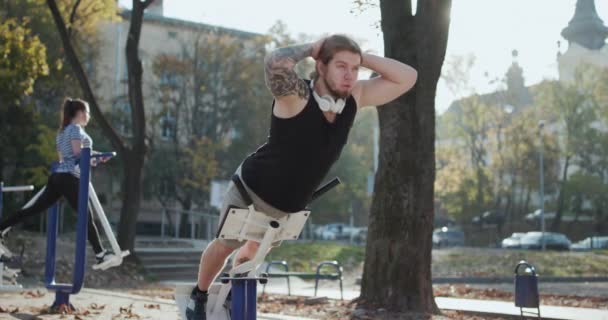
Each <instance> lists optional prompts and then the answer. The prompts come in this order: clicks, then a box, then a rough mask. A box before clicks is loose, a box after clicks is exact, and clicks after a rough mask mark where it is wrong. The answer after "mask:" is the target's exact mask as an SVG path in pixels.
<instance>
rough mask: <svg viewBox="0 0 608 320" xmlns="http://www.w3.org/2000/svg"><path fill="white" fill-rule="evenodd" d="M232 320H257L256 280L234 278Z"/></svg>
mask: <svg viewBox="0 0 608 320" xmlns="http://www.w3.org/2000/svg"><path fill="white" fill-rule="evenodd" d="M231 282H232V306H231V312H230V319H231V320H255V319H256V312H257V282H258V279H256V278H243V279H236V278H233V279H232V280H231Z"/></svg>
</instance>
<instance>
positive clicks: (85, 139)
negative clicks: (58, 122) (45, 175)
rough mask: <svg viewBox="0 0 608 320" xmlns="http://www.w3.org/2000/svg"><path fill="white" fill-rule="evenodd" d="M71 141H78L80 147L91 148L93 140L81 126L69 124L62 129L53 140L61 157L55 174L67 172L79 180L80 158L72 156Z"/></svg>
mask: <svg viewBox="0 0 608 320" xmlns="http://www.w3.org/2000/svg"><path fill="white" fill-rule="evenodd" d="M73 140H78V141H80V145H81V147H90V148H91V149H92V148H93V140H92V139H91V137H90V136H89V135H88V134H87V133H86V132H85V131H84V129H83V128H82V127H81V126H79V125H77V124H70V125H68V126H67V127H65V128H63V130H61V132H59V134H58V135H57V138H56V139H55V143H56V145H57V151H58V152H59V153H60V154H61V157H62V161H61V162H60V163H59V167H57V170H56V172H68V173H71V174H73V175H74V176H76V177H77V178H80V167H79V166H78V162H79V161H80V157H76V156H75V155H74V150H73V149H72V141H73Z"/></svg>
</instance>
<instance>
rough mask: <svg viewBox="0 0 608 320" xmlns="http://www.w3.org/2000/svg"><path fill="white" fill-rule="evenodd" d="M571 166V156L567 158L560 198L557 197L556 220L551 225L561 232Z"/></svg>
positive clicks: (554, 229)
mask: <svg viewBox="0 0 608 320" xmlns="http://www.w3.org/2000/svg"><path fill="white" fill-rule="evenodd" d="M569 166H570V156H566V163H564V170H563V171H562V182H561V183H560V187H559V196H558V197H557V199H558V200H557V210H556V211H555V219H553V222H552V223H551V230H553V232H559V225H560V223H561V222H562V214H563V212H564V198H565V197H566V196H565V193H566V182H567V181H568V167H569Z"/></svg>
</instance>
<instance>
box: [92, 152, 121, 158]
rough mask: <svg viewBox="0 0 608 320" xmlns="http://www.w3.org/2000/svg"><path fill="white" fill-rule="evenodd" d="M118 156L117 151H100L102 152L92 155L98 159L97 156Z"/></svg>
mask: <svg viewBox="0 0 608 320" xmlns="http://www.w3.org/2000/svg"><path fill="white" fill-rule="evenodd" d="M115 156H116V152H100V153H96V154H92V155H91V159H96V158H112V157H115Z"/></svg>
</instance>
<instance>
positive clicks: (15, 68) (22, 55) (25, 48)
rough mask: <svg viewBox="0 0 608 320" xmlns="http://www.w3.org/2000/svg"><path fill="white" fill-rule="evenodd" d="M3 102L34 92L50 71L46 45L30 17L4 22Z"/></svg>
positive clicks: (0, 28) (0, 42)
mask: <svg viewBox="0 0 608 320" xmlns="http://www.w3.org/2000/svg"><path fill="white" fill-rule="evenodd" d="M0 57H1V58H2V59H0V101H1V102H2V106H0V107H2V108H4V107H6V105H8V104H19V100H20V99H21V98H22V97H23V96H24V95H30V94H31V93H32V92H33V89H34V83H35V81H36V79H38V77H40V76H44V75H47V74H48V66H47V64H46V61H45V60H46V48H45V46H44V45H43V44H42V43H41V42H40V39H38V37H37V36H35V35H33V34H32V31H31V30H30V29H29V28H28V23H27V20H26V21H24V22H21V23H20V22H18V21H17V20H16V19H8V20H6V21H4V22H3V23H2V24H0Z"/></svg>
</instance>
